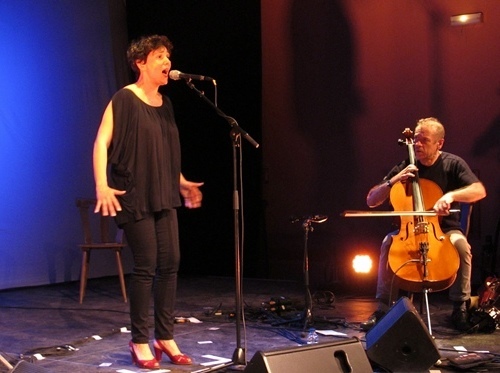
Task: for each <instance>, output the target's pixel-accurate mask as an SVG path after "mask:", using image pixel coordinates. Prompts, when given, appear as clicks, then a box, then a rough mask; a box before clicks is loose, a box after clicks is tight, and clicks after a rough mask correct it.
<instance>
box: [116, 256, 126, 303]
mask: <svg viewBox="0 0 500 373" xmlns="http://www.w3.org/2000/svg"><path fill="white" fill-rule="evenodd" d="M116 265H117V267H118V277H119V278H120V286H121V289H122V295H123V301H124V302H125V303H127V289H126V287H125V278H124V276H123V266H122V253H121V251H120V250H116Z"/></svg>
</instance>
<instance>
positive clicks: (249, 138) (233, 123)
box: [186, 80, 260, 148]
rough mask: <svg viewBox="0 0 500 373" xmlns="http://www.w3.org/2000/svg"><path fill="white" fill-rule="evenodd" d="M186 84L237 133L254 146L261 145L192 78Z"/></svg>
mask: <svg viewBox="0 0 500 373" xmlns="http://www.w3.org/2000/svg"><path fill="white" fill-rule="evenodd" d="M186 84H187V85H188V87H189V88H191V89H192V90H193V91H195V92H196V93H198V96H200V97H201V98H202V99H203V100H205V101H206V102H207V103H208V104H209V105H210V106H211V107H212V108H213V109H214V110H215V112H216V113H217V114H219V115H220V116H221V117H222V118H224V119H225V120H227V122H228V123H229V124H230V125H231V127H232V128H233V131H234V132H235V133H236V134H240V135H241V136H242V137H243V138H245V139H246V140H247V141H248V142H249V143H250V144H252V146H253V147H254V148H258V147H259V146H260V145H259V143H258V142H257V141H255V140H254V139H253V138H252V136H250V135H249V134H248V132H246V131H245V130H244V129H243V128H241V127H240V126H239V124H238V122H236V120H235V119H234V118H232V117H230V116H228V115H226V114H225V113H224V112H223V111H222V110H220V109H219V108H218V107H217V106H216V105H215V104H214V103H213V102H212V101H210V100H209V99H208V98H207V96H205V94H204V93H203V92H202V91H200V90H199V89H198V88H196V87H195V86H194V84H193V83H192V82H191V81H190V80H186Z"/></svg>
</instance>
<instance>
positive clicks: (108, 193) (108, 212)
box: [94, 186, 126, 216]
mask: <svg viewBox="0 0 500 373" xmlns="http://www.w3.org/2000/svg"><path fill="white" fill-rule="evenodd" d="M125 193H126V191H125V190H117V189H113V188H110V187H109V186H106V187H100V188H96V197H97V203H96V205H95V209H94V212H95V213H98V212H99V211H101V213H102V215H103V216H116V212H117V211H121V210H122V207H121V205H120V202H118V199H117V198H116V196H122V195H124V194H125Z"/></svg>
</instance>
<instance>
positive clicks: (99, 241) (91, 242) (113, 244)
mask: <svg viewBox="0 0 500 373" xmlns="http://www.w3.org/2000/svg"><path fill="white" fill-rule="evenodd" d="M95 204H96V200H95V199H88V198H78V199H77V200H76V206H77V207H78V210H79V211H80V217H81V221H82V228H83V239H84V241H83V242H84V243H83V244H81V245H78V246H79V247H80V249H81V250H82V254H83V256H82V269H81V275H80V304H81V303H82V302H83V298H84V297H85V288H86V287H87V278H88V274H89V264H90V253H91V251H92V250H113V251H114V252H115V255H116V265H117V267H118V276H119V279H120V285H121V290H122V295H123V300H124V301H125V303H127V290H126V288H125V278H124V275H123V266H122V250H123V248H124V247H125V246H127V245H126V244H125V243H124V242H123V231H122V230H121V229H118V230H117V232H116V237H115V239H111V238H110V224H111V222H112V218H111V217H109V216H102V215H101V214H94V206H95ZM93 217H94V218H93ZM97 220H99V221H98V222H97ZM93 221H95V224H92V222H93ZM94 226H95V229H94ZM93 230H94V231H96V232H95V233H94V234H93V233H92V232H93ZM97 230H99V233H98V234H97Z"/></svg>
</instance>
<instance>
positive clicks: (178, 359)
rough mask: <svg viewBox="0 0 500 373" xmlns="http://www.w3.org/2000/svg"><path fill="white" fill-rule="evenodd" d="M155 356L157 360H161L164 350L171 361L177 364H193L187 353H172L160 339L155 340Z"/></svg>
mask: <svg viewBox="0 0 500 373" xmlns="http://www.w3.org/2000/svg"><path fill="white" fill-rule="evenodd" d="M154 349H155V358H156V360H157V361H161V353H162V352H164V353H165V354H166V355H167V356H168V358H169V359H170V361H171V362H172V363H174V364H177V365H191V364H193V361H192V360H191V358H190V357H189V356H187V355H185V354H178V355H172V354H171V353H170V351H168V350H167V349H166V348H165V347H163V346H162V345H161V344H160V343H159V342H158V341H156V340H155V341H154Z"/></svg>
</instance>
